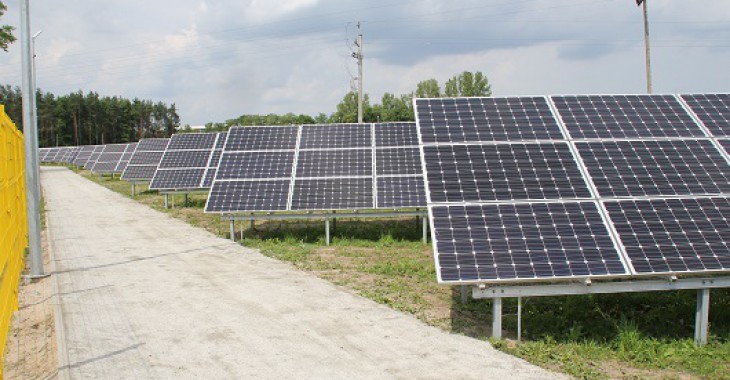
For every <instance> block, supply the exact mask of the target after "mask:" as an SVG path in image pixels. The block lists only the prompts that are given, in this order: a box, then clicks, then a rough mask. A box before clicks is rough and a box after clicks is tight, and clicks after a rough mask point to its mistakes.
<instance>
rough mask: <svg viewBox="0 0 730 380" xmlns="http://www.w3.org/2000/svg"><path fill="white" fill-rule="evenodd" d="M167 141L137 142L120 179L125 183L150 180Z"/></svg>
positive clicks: (144, 140) (162, 139)
mask: <svg viewBox="0 0 730 380" xmlns="http://www.w3.org/2000/svg"><path fill="white" fill-rule="evenodd" d="M169 141H170V139H165V138H149V139H142V140H139V143H138V144H137V149H135V151H134V153H132V156H131V157H130V159H129V163H128V164H127V166H126V168H125V169H124V172H123V173H122V177H121V178H122V179H123V180H125V181H150V180H152V177H154V176H155V172H156V171H157V165H159V164H160V160H161V159H162V155H163V154H164V153H165V149H166V148H167V144H168V142H169Z"/></svg>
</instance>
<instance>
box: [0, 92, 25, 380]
mask: <svg viewBox="0 0 730 380" xmlns="http://www.w3.org/2000/svg"><path fill="white" fill-rule="evenodd" d="M24 168H25V165H24V155H23V134H22V133H20V131H18V129H17V128H16V127H15V124H13V122H12V121H11V120H10V117H8V115H6V114H5V107H4V106H3V105H0V379H2V378H3V366H4V364H5V358H4V354H5V343H6V341H7V337H8V329H9V328H10V319H11V317H12V315H13V312H15V310H17V309H18V284H19V282H20V273H21V272H22V271H23V256H24V253H25V249H26V248H27V247H28V223H27V215H26V208H25V207H26V206H25V174H24V170H25V169H24Z"/></svg>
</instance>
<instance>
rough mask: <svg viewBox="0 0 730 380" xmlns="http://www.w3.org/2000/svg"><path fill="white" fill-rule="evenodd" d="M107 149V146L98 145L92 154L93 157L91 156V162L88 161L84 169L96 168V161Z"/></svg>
mask: <svg viewBox="0 0 730 380" xmlns="http://www.w3.org/2000/svg"><path fill="white" fill-rule="evenodd" d="M105 147H106V145H96V148H95V149H94V152H93V153H91V156H89V160H88V161H86V164H84V169H91V168H92V167H93V166H94V164H95V163H96V160H97V159H98V158H99V156H100V155H101V152H103V151H104V148H105Z"/></svg>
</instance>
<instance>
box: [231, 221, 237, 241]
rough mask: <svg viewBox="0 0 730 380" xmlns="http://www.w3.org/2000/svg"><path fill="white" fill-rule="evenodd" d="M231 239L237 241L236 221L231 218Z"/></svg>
mask: <svg viewBox="0 0 730 380" xmlns="http://www.w3.org/2000/svg"><path fill="white" fill-rule="evenodd" d="M231 240H232V241H236V221H235V220H233V218H231Z"/></svg>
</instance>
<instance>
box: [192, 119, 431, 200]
mask: <svg viewBox="0 0 730 380" xmlns="http://www.w3.org/2000/svg"><path fill="white" fill-rule="evenodd" d="M388 128H392V129H393V130H389V129H388ZM416 134H417V131H416V129H415V124H414V123H378V124H333V125H320V124H317V125H304V126H300V127H293V126H288V127H272V126H266V127H234V128H232V129H231V130H230V131H229V136H228V142H227V143H226V146H225V149H224V152H223V154H222V156H221V161H220V164H219V165H218V173H217V175H216V177H215V179H214V180H213V190H212V191H211V194H210V197H209V199H208V203H207V205H206V212H255V211H292V210H339V209H350V210H353V209H372V208H376V207H382V208H404V207H419V206H425V193H424V190H423V176H422V170H421V164H420V158H419V152H418V148H417V146H414V145H413V144H414V143H415V142H416V141H417V136H416ZM378 141H379V143H380V144H382V145H383V146H382V147H379V146H378ZM402 144H408V145H402ZM374 153H375V155H374ZM375 156H377V157H375ZM376 167H377V168H379V169H378V172H377V173H376V170H375V168H376ZM396 176H397V177H401V178H395V177H396ZM283 181H286V183H287V184H288V185H289V188H288V189H282V190H281V192H279V191H277V192H274V193H272V195H271V196H272V197H273V198H272V199H271V200H268V201H267V200H265V199H260V197H261V196H262V195H263V194H265V192H263V191H264V190H265V189H267V188H270V187H271V186H273V185H274V184H276V185H280V186H283ZM292 181H293V183H292ZM375 186H377V189H378V192H377V196H376V191H374V190H375V189H374V187H375ZM285 190H286V191H285ZM284 191H285V192H284ZM247 192H251V193H250V194H248V193H247ZM282 192H284V193H282ZM236 197H239V198H252V199H255V201H248V200H246V199H236ZM289 199H291V201H290V202H288V204H287V202H284V201H283V200H289ZM282 202H283V203H282ZM246 207H251V208H250V209H246Z"/></svg>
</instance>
